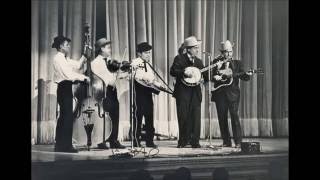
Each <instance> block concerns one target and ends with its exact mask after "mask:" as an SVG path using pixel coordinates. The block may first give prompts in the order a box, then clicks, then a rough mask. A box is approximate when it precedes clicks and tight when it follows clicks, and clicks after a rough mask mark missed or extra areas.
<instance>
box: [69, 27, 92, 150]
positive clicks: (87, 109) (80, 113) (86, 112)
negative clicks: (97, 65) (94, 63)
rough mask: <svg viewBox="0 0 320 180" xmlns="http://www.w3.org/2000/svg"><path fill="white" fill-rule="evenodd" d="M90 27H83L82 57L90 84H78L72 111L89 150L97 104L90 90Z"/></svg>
mask: <svg viewBox="0 0 320 180" xmlns="http://www.w3.org/2000/svg"><path fill="white" fill-rule="evenodd" d="M89 28H90V26H89V25H88V24H86V25H85V27H84V49H83V50H84V52H83V53H84V55H85V56H86V58H87V62H86V71H85V75H86V76H88V77H89V78H90V80H91V81H90V82H80V83H79V86H77V87H76V90H75V92H74V94H75V97H76V99H77V104H76V106H75V110H74V117H75V118H81V119H82V120H83V123H84V128H85V131H86V134H87V147H88V150H90V146H91V145H92V142H91V133H92V130H93V127H94V124H93V120H92V113H97V111H98V109H97V106H98V102H97V101H96V99H95V98H94V97H93V93H92V92H93V90H92V72H91V60H92V54H93V51H92V48H91V47H92V46H91V41H90V33H89Z"/></svg>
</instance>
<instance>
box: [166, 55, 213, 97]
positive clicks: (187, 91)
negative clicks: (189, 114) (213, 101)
mask: <svg viewBox="0 0 320 180" xmlns="http://www.w3.org/2000/svg"><path fill="white" fill-rule="evenodd" d="M189 66H194V67H197V68H199V69H202V68H203V67H204V66H203V63H202V61H201V60H200V59H199V58H197V57H195V59H194V64H192V62H191V61H190V59H189V57H188V55H187V54H179V55H177V56H176V57H175V58H174V61H173V64H172V66H171V67H170V75H171V76H173V77H175V78H176V84H175V85H174V91H173V97H175V98H176V99H177V100H178V99H185V100H190V99H191V97H192V93H193V91H196V94H197V99H198V100H199V102H201V101H202V94H201V87H200V85H197V86H194V87H190V86H186V85H184V84H183V83H182V82H181V79H182V78H183V74H184V69H185V68H186V67H189ZM203 77H204V80H205V81H208V76H207V74H206V75H204V76H203Z"/></svg>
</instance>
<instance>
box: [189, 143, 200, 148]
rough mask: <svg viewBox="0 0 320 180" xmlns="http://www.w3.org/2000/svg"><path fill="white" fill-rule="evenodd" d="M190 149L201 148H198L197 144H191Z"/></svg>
mask: <svg viewBox="0 0 320 180" xmlns="http://www.w3.org/2000/svg"><path fill="white" fill-rule="evenodd" d="M191 147H192V148H201V146H200V144H199V143H196V144H192V145H191Z"/></svg>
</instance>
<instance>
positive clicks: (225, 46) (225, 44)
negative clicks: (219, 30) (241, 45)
mask: <svg viewBox="0 0 320 180" xmlns="http://www.w3.org/2000/svg"><path fill="white" fill-rule="evenodd" d="M233 46H234V43H233V44H231V42H230V41H229V40H226V42H221V49H220V51H232V48H233Z"/></svg>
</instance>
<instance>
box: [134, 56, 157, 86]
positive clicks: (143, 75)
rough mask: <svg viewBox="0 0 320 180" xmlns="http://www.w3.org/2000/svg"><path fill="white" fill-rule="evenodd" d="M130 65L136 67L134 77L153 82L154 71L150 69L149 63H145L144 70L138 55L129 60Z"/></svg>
mask: <svg viewBox="0 0 320 180" xmlns="http://www.w3.org/2000/svg"><path fill="white" fill-rule="evenodd" d="M131 66H132V67H133V68H134V69H136V74H135V79H138V80H145V81H148V82H153V80H154V79H155V76H154V72H153V70H152V69H151V67H150V65H149V63H146V67H147V72H146V71H145V68H144V61H143V60H142V59H141V58H140V57H138V58H136V59H133V60H132V62H131Z"/></svg>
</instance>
